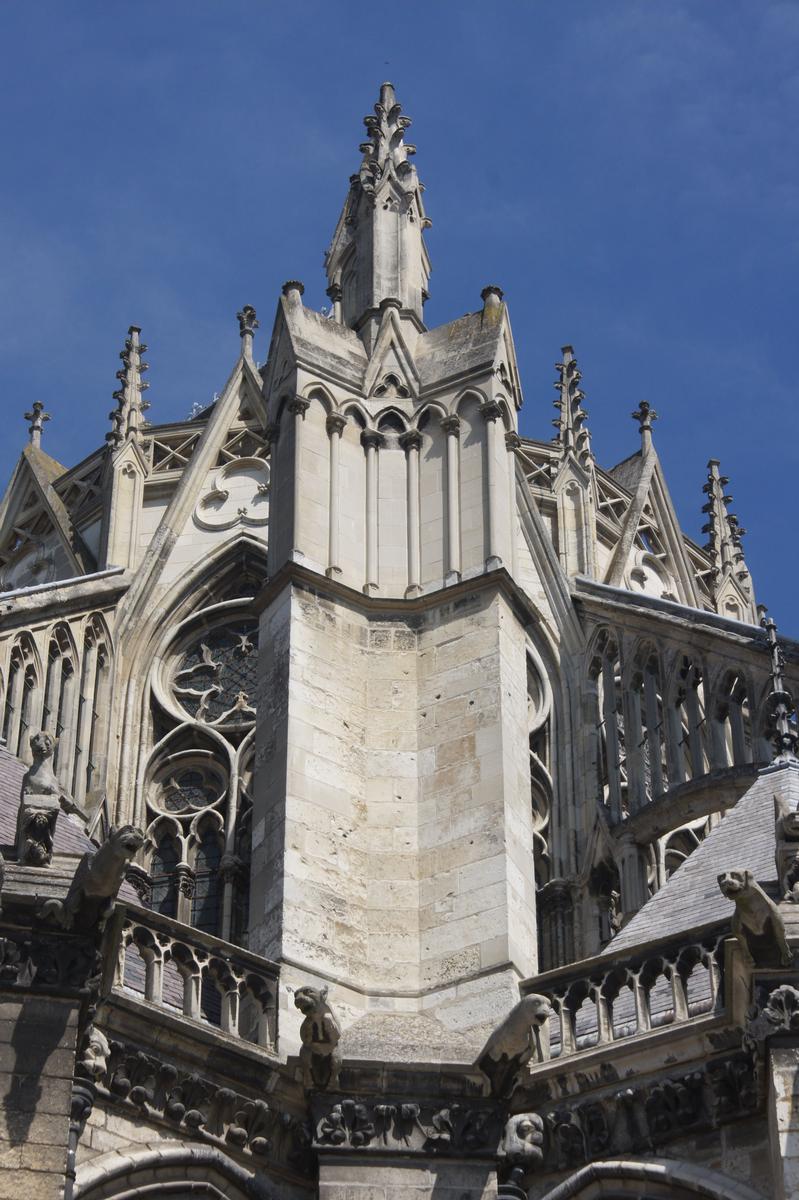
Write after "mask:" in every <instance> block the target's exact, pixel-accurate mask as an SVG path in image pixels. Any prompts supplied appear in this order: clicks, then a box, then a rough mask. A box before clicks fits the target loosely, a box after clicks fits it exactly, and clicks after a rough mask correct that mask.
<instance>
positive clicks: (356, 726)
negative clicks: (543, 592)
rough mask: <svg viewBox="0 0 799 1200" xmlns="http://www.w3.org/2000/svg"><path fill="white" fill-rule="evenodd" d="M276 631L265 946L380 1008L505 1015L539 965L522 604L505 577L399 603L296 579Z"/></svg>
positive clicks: (268, 753)
mask: <svg viewBox="0 0 799 1200" xmlns="http://www.w3.org/2000/svg"><path fill="white" fill-rule="evenodd" d="M260 644H261V647H262V651H261V664H260V667H261V676H260V684H259V697H258V713H259V717H258V729H257V735H256V738H257V740H256V745H257V751H256V755H257V770H256V797H255V812H254V825H253V850H254V853H253V884H252V918H251V946H252V948H253V949H254V950H255V951H256V952H258V953H263V954H265V955H267V956H269V957H271V958H274V959H277V960H283V961H285V962H288V963H291V964H294V965H299V966H303V965H307V967H308V969H309V971H311V972H312V971H314V970H316V971H318V972H319V973H320V976H321V977H322V978H332V979H335V980H337V981H339V982H340V983H341V984H342V985H345V986H346V985H348V984H356V987H357V988H360V989H361V992H360V994H361V996H362V999H361V1001H360V1003H361V1004H362V1005H364V1006H368V1005H367V1002H366V1000H364V999H363V993H364V991H365V993H366V994H367V995H371V996H372V997H373V998H374V1003H375V1005H378V1006H380V1007H383V1008H391V1007H392V1006H393V1007H395V1008H399V1009H404V1010H405V1011H415V1010H418V1009H419V1008H420V1007H422V1006H423V1007H425V1008H426V1009H434V1010H435V1013H434V1015H436V1016H438V1017H440V1018H442V1019H445V1020H446V1023H447V1024H448V1025H450V1026H451V1027H454V1028H468V1027H473V1026H475V1025H479V1024H483V1023H485V1022H487V1021H493V1020H495V1019H496V1018H497V1017H499V1016H501V1015H503V1013H504V1012H506V1011H507V1010H508V1009H509V1008H510V1006H511V1005H512V1003H513V1002H514V1000H515V998H516V995H515V979H518V978H519V977H520V976H524V975H529V974H530V973H532V972H533V971H534V970H535V896H534V887H533V866H532V827H531V811H530V785H529V768H528V763H527V750H526V745H527V737H526V719H527V697H526V662H525V634H524V629H523V627H522V626H521V624H520V623H519V621H518V619H517V617H516V615H515V613H514V612H513V610H512V609H511V607H510V605H509V604H508V602H507V601H506V600H505V598H504V597H503V595H502V594H501V592H500V591H499V589H498V588H497V587H496V586H491V587H490V588H489V587H486V588H482V589H475V590H474V591H472V592H469V593H465V594H464V593H460V594H459V595H457V596H452V595H451V593H442V594H441V600H440V602H439V603H437V604H435V605H428V606H425V607H421V606H416V607H415V608H414V609H413V610H409V611H408V612H407V615H402V616H400V615H398V614H394V613H392V614H390V615H389V614H386V613H383V612H375V611H374V610H373V609H372V610H370V607H369V603H368V601H364V602H363V603H361V602H360V601H359V600H357V599H353V600H352V601H351V602H350V601H345V600H343V599H341V598H334V597H333V596H332V595H328V596H326V595H325V594H324V589H319V590H317V589H311V588H306V587H304V586H303V587H300V586H294V585H289V584H287V585H286V586H285V588H284V589H283V590H282V591H280V592H279V593H278V594H277V595H274V596H273V597H272V598H271V599H270V600H269V602H268V604H267V606H266V608H265V610H264V612H263V614H262V621H261V642H260ZM462 986H467V994H465V995H464V994H463V993H462V992H458V990H457V989H458V988H459V987H462ZM486 992H492V993H495V995H494V997H493V999H492V1001H491V1003H490V1012H487V1011H486V1010H485V1006H484V1005H483V1004H482V1003H481V1001H480V996H481V995H483V994H484V993H486ZM354 1002H355V1003H357V1001H354ZM447 1007H449V1008H450V1013H449V1016H448V1017H447V1018H443V1016H442V1012H441V1011H439V1010H440V1009H443V1008H447Z"/></svg>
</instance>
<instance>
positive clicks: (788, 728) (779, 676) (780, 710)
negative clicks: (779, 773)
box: [760, 613, 799, 763]
mask: <svg viewBox="0 0 799 1200" xmlns="http://www.w3.org/2000/svg"><path fill="white" fill-rule="evenodd" d="M760 624H761V625H762V626H763V628H764V629H765V631H766V637H767V638H768V646H769V652H770V654H771V692H770V694H769V697H768V699H767V701H766V704H767V707H768V710H769V712H770V714H771V724H772V740H773V743H774V749H775V751H776V754H775V759H774V761H775V762H778V763H784V762H796V761H797V760H796V747H797V742H799V735H797V730H796V722H795V720H794V719H792V718H794V717H795V707H794V702H793V696H792V695H791V693H790V692H789V691H788V689H787V688H786V686H785V677H784V674H783V672H784V669H785V657H784V655H783V653H782V647H781V646H780V644H779V642H778V640H777V626H776V624H775V623H774V621H773V620H772V619H771V617H767V616H766V615H765V613H764V615H763V617H762V619H761V621H760Z"/></svg>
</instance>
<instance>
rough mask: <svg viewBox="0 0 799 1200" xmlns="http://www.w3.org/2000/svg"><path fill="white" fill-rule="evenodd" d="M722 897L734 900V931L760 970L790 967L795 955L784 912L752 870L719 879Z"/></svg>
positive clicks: (734, 870) (727, 874)
mask: <svg viewBox="0 0 799 1200" xmlns="http://www.w3.org/2000/svg"><path fill="white" fill-rule="evenodd" d="M718 881H719V887H720V889H721V892H722V895H724V896H726V897H727V899H728V900H732V902H733V904H734V905H735V913H734V915H733V918H732V932H733V934H734V935H735V937H736V938H737V939H738V941H739V942H740V943H741V944H742V945H743V947H744V949H745V950H746V951H747V953H748V954H749V957H750V958H751V959H752V962H753V963H754V964H755V966H756V967H789V966H791V964H792V962H793V954H792V953H791V948H790V946H789V945H788V941H787V939H786V937H785V925H784V923H783V920H782V917H781V915H780V911H779V909H778V908H777V906H776V904H775V903H774V901H773V900H770V899H769V898H768V896H767V895H766V893H765V892H764V891H763V889H762V887H761V886H760V884H759V883H758V882H757V880H756V879H755V877H754V875H753V874H752V872H751V871H747V870H740V869H738V868H733V869H732V870H729V871H722V872H721V874H720V875H719V877H718Z"/></svg>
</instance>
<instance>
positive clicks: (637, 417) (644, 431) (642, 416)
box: [632, 400, 658, 454]
mask: <svg viewBox="0 0 799 1200" xmlns="http://www.w3.org/2000/svg"><path fill="white" fill-rule="evenodd" d="M632 418H633V420H634V421H637V422H638V429H639V431H640V433H641V453H642V454H646V453H647V451H649V450H651V449H652V424H653V422H654V421H657V419H658V415H657V413H656V412H655V410H654V408H652V407H651V406H650V404H649V401H648V400H641V402H640V403H639V405H638V407H637V409H636V410H635V412H634V413H633V414H632Z"/></svg>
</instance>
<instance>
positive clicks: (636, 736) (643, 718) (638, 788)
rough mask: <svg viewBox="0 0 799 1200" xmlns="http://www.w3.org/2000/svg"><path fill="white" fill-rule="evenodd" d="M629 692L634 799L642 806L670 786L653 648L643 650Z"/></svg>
mask: <svg viewBox="0 0 799 1200" xmlns="http://www.w3.org/2000/svg"><path fill="white" fill-rule="evenodd" d="M628 695H629V707H630V726H631V745H630V754H629V757H630V784H631V791H632V795H631V803H632V807H633V808H640V806H641V805H642V804H648V803H650V802H651V801H652V800H654V799H655V798H656V797H657V796H659V795H661V794H662V793H663V792H664V791H665V790H666V788H667V787H668V771H667V765H666V738H665V730H664V724H663V694H662V688H661V682H660V666H659V663H658V659H657V655H656V654H655V653H654V652H653V651H649V650H644V651H641V652H639V654H638V656H637V659H636V667H635V671H634V673H633V678H632V685H631V687H630V689H629V693H628Z"/></svg>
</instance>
